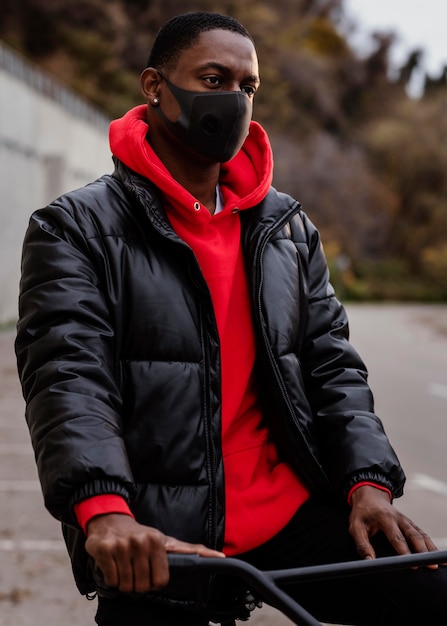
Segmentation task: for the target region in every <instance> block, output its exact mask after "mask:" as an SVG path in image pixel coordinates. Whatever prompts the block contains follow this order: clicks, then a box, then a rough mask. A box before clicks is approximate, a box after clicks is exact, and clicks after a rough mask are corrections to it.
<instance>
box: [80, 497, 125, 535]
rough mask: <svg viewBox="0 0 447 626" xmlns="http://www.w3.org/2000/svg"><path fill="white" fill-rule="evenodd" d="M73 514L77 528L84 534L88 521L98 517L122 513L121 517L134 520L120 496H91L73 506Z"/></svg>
mask: <svg viewBox="0 0 447 626" xmlns="http://www.w3.org/2000/svg"><path fill="white" fill-rule="evenodd" d="M74 513H75V515H76V519H77V521H78V524H79V526H80V527H81V528H82V530H83V531H84V533H85V534H87V525H88V523H89V522H90V520H91V519H93V518H94V517H97V516H98V515H107V514H108V513H122V514H123V515H129V516H130V517H132V518H133V519H135V516H134V514H133V513H132V511H131V510H130V508H129V505H128V504H127V502H126V500H125V499H124V498H122V497H121V496H117V495H114V494H104V495H101V496H93V497H92V498H87V499H86V500H82V502H78V503H77V504H75V505H74Z"/></svg>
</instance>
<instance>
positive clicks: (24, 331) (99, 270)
mask: <svg viewBox="0 0 447 626" xmlns="http://www.w3.org/2000/svg"><path fill="white" fill-rule="evenodd" d="M259 83H260V80H259V69H258V61H257V57H256V52H255V47H254V44H253V41H252V39H251V37H250V35H249V33H248V32H247V31H246V29H245V28H244V27H243V26H242V25H241V24H240V23H238V22H237V21H236V20H234V19H232V18H229V17H226V16H221V15H217V14H209V13H191V14H186V15H180V16H178V17H176V18H173V19H172V20H170V21H169V22H168V23H167V24H166V25H165V26H164V27H163V28H162V29H161V31H160V32H159V34H158V36H157V39H156V41H155V43H154V46H153V49H152V52H151V56H150V59H149V63H148V67H147V69H145V70H144V72H143V74H142V77H141V86H142V91H143V93H144V96H145V99H146V101H147V106H146V105H143V106H140V107H136V108H135V109H133V110H131V111H129V112H128V113H127V114H126V115H125V116H124V117H123V118H122V119H120V120H116V121H114V122H113V123H112V125H111V129H110V142H111V148H112V152H113V154H114V159H115V164H116V169H115V172H114V174H113V175H112V176H104V177H102V178H101V179H99V180H98V181H96V182H94V183H92V184H91V185H89V186H87V187H85V188H84V189H80V190H77V191H75V192H72V193H69V194H67V195H65V196H63V197H62V198H59V199H58V200H56V201H55V202H53V203H52V204H51V205H50V206H49V207H47V208H45V209H43V210H41V211H38V212H37V213H35V214H34V215H33V216H32V218H31V223H30V226H29V229H28V232H27V235H26V240H25V246H24V256H23V276H22V282H21V296H20V320H19V324H18V336H17V343H16V351H17V356H18V365H19V371H20V376H21V380H22V385H23V390H24V396H25V399H26V402H27V420H28V423H29V427H30V432H31V437H32V441H33V445H34V447H35V452H36V458H37V464H38V469H39V474H40V479H41V482H42V488H43V492H44V496H45V502H46V505H47V507H48V509H49V510H50V511H51V513H52V514H53V515H54V516H55V517H57V518H58V519H60V520H61V521H62V524H63V530H64V536H65V538H66V542H67V546H68V550H69V552H70V556H71V559H72V563H73V570H74V575H75V578H76V582H77V584H78V587H79V589H80V591H81V593H84V594H89V593H92V592H94V591H95V590H99V602H98V612H97V616H96V621H97V623H98V624H100V625H101V626H113V625H118V624H119V625H120V626H122V625H123V624H129V625H130V624H131V625H133V626H139V625H141V626H142V625H143V624H144V625H152V624H179V625H180V624H182V625H185V624H197V625H199V624H200V625H202V624H206V623H207V620H208V617H209V611H210V610H211V608H210V607H212V606H213V602H215V600H213V598H214V597H215V594H216V590H215V589H213V584H212V583H211V582H210V581H209V580H204V581H202V580H201V579H198V580H196V579H194V580H193V581H191V582H190V584H186V583H185V582H182V583H180V582H179V581H176V580H171V581H169V584H168V580H169V571H168V565H167V557H166V553H167V552H191V553H196V552H197V553H199V554H200V555H202V556H204V557H207V556H222V557H223V556H224V555H233V556H239V557H240V558H243V559H245V560H247V561H250V562H252V563H254V564H255V565H258V566H260V567H267V568H269V569H271V568H274V567H287V566H297V565H299V564H311V563H320V562H326V561H340V560H351V559H353V558H356V557H358V558H361V559H371V558H374V557H375V556H376V554H377V555H384V554H393V553H394V554H395V553H399V554H407V553H409V552H411V551H416V552H424V551H427V550H435V546H434V544H433V542H432V541H431V539H430V538H429V537H428V536H427V535H426V534H424V533H423V532H422V531H421V530H420V529H419V528H418V527H417V526H416V525H415V524H414V523H413V522H412V521H411V520H409V519H408V518H406V517H405V516H404V515H402V514H401V513H399V511H398V510H397V509H395V507H394V506H393V505H392V499H393V498H394V497H397V496H399V495H401V493H402V487H403V483H404V474H403V472H402V469H401V468H400V465H399V462H398V460H397V458H396V456H395V453H394V451H393V449H392V448H391V446H390V444H389V442H388V440H387V438H386V436H385V433H384V431H383V428H382V425H381V422H380V420H379V418H378V417H377V416H376V415H375V414H374V413H373V404H372V397H371V392H370V390H369V388H368V386H367V383H366V377H367V374H366V370H365V367H364V365H363V363H362V361H361V360H360V358H359V356H358V355H357V353H356V352H355V351H354V349H353V348H352V347H351V346H350V344H349V343H348V326H347V319H346V315H345V312H344V310H343V308H342V306H341V305H340V303H339V302H338V301H337V300H336V298H335V297H334V294H333V290H332V288H331V286H330V284H329V282H328V271H327V266H326V262H325V259H324V255H323V253H322V250H321V246H320V240H319V236H318V233H317V231H316V230H315V228H314V226H313V225H312V224H311V222H310V221H309V220H308V218H307V217H306V215H305V214H304V213H303V212H302V211H301V209H300V207H299V205H298V203H297V202H296V201H294V200H293V199H292V198H290V197H288V196H286V195H284V194H280V193H278V192H277V191H275V190H274V189H273V188H271V180H272V156H271V150H270V146H269V142H268V139H267V136H266V134H265V132H264V131H263V129H262V128H261V127H260V126H259V125H258V124H257V123H255V122H251V121H250V120H251V115H252V105H253V99H254V96H255V93H256V91H257V89H258V88H259ZM445 582H446V574H445V571H444V569H443V568H439V569H435V568H433V569H430V568H424V569H420V570H417V571H410V572H404V573H402V572H401V573H395V574H389V575H387V576H380V577H379V576H376V577H374V576H369V577H368V579H362V580H354V581H353V580H349V582H348V583H346V581H342V582H337V583H334V582H331V584H327V583H318V585H312V584H307V585H302V586H299V587H297V588H296V589H294V588H291V589H290V591H291V593H292V594H293V595H294V596H295V597H297V598H298V599H299V600H300V601H301V602H302V603H303V604H304V606H305V607H307V608H308V609H309V610H310V611H311V612H314V613H315V614H316V616H317V617H319V618H320V619H322V620H325V621H335V622H343V623H354V624H389V625H391V624H392V625H393V626H397V625H398V624H402V625H404V624H405V626H408V625H409V624H413V623H415V624H416V623H418V624H419V623H424V624H428V623H434V622H435V621H436V622H438V621H440V620H441V619H445V609H444V608H442V609H441V606H442V607H443V595H444V593H445V588H446V587H445ZM166 585H167V586H166ZM322 599H323V600H324V601H322ZM441 599H442V604H441ZM441 611H442V612H441ZM415 620H416V621H415Z"/></svg>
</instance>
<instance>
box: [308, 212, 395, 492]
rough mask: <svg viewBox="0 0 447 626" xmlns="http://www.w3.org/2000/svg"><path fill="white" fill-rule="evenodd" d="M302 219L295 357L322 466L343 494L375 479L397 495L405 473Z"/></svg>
mask: <svg viewBox="0 0 447 626" xmlns="http://www.w3.org/2000/svg"><path fill="white" fill-rule="evenodd" d="M302 219H303V223H304V228H305V231H306V233H307V235H306V236H307V241H308V249H309V256H308V260H307V268H306V270H307V271H305V275H306V276H307V281H308V284H307V293H308V313H307V324H306V332H305V336H304V339H303V345H302V351H301V354H300V360H301V363H302V368H303V376H304V380H305V385H306V392H307V395H308V399H309V402H310V405H311V408H312V412H313V415H314V419H315V423H316V436H317V439H318V447H319V450H320V453H321V461H322V464H323V466H324V468H325V470H326V472H327V475H328V477H329V479H330V481H331V482H332V484H333V485H334V486H335V488H336V489H337V491H340V490H341V491H342V493H343V495H344V497H347V495H348V493H349V492H350V490H351V489H352V487H353V486H354V485H355V484H357V483H359V482H373V483H377V484H379V485H381V486H383V487H385V488H387V489H388V490H389V491H390V492H391V493H392V495H393V496H394V497H398V496H400V495H402V491H403V484H404V481H405V476H404V473H403V471H402V468H401V467H400V464H399V461H398V459H397V456H396V454H395V452H394V450H393V448H392V446H391V445H390V442H389V440H388V438H387V436H386V434H385V431H384V428H383V425H382V422H381V420H380V419H379V417H378V416H377V415H376V414H375V413H374V402H373V395H372V392H371V389H370V387H369V385H368V382H367V378H368V373H367V369H366V366H365V364H364V363H363V360H362V359H361V358H360V356H359V355H358V353H357V352H356V350H355V349H354V348H353V346H352V345H351V343H350V342H349V325H348V318H347V315H346V311H345V309H344V307H343V306H342V305H341V304H340V302H339V301H338V300H337V298H336V296H335V294H334V290H333V288H332V286H331V284H330V282H329V271H328V267H327V263H326V259H325V255H324V252H323V248H322V245H321V241H320V237H319V234H318V231H317V230H316V229H315V227H314V226H313V224H312V223H311V222H310V221H309V219H308V218H307V217H306V215H305V214H302Z"/></svg>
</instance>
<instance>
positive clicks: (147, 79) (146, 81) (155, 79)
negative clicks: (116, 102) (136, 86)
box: [140, 67, 161, 102]
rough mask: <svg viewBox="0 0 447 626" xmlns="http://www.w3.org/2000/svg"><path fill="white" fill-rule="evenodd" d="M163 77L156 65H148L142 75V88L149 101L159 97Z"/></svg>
mask: <svg viewBox="0 0 447 626" xmlns="http://www.w3.org/2000/svg"><path fill="white" fill-rule="evenodd" d="M160 83H161V77H160V74H159V73H158V72H157V70H156V69H155V68H154V67H147V68H146V69H145V70H143V72H142V74H141V76H140V88H141V92H142V94H143V96H144V97H145V99H146V100H147V101H148V102H153V101H154V98H155V100H157V98H158V97H159V90H160Z"/></svg>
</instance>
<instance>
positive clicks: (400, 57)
mask: <svg viewBox="0 0 447 626" xmlns="http://www.w3.org/2000/svg"><path fill="white" fill-rule="evenodd" d="M344 6H345V10H346V12H347V15H348V16H349V18H350V19H351V20H354V21H355V24H356V29H355V33H353V36H352V37H351V42H352V43H353V44H354V45H355V48H356V50H359V51H362V50H365V51H368V44H369V45H371V38H370V37H369V36H368V34H369V33H371V32H372V31H374V30H375V29H377V30H378V29H379V28H380V30H381V31H382V30H385V31H394V32H395V33H396V34H397V39H396V43H395V44H394V46H393V48H392V53H391V61H392V62H393V63H395V64H396V65H399V64H402V63H403V62H405V60H406V59H407V58H408V53H409V52H410V51H411V50H413V49H415V48H422V49H423V50H424V56H423V66H424V68H425V70H426V71H427V72H428V73H429V74H430V76H434V77H436V76H439V75H440V74H441V71H442V68H443V66H444V65H447V1H446V0H345V3H344ZM421 80H422V76H417V75H416V76H415V81H414V85H413V87H412V90H413V91H417V90H418V84H419V83H420V82H421Z"/></svg>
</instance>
